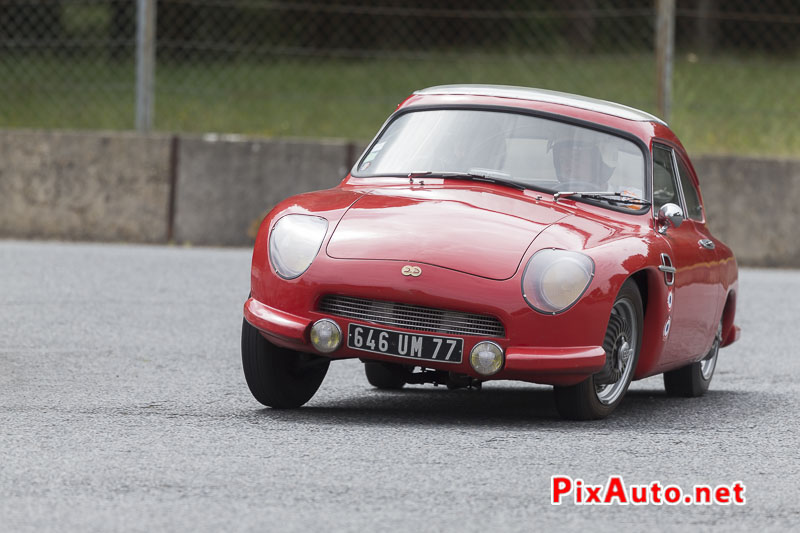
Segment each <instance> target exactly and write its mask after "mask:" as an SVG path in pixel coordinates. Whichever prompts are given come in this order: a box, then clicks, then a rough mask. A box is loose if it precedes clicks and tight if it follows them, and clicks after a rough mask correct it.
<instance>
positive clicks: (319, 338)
mask: <svg viewBox="0 0 800 533" xmlns="http://www.w3.org/2000/svg"><path fill="white" fill-rule="evenodd" d="M341 344H342V330H341V329H340V328H339V325H338V324H336V322H334V321H333V320H328V319H327V318H323V319H321V320H317V321H316V322H314V325H313V326H311V345H312V346H314V348H316V349H317V351H319V352H322V353H331V352H332V351H334V350H336V349H337V348H338V347H339V346H340V345H341Z"/></svg>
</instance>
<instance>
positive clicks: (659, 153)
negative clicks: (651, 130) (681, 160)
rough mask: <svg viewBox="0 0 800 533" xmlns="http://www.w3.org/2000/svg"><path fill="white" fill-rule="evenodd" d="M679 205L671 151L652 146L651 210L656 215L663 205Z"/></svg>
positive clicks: (679, 200)
mask: <svg viewBox="0 0 800 533" xmlns="http://www.w3.org/2000/svg"><path fill="white" fill-rule="evenodd" d="M669 203H673V204H675V205H681V199H680V197H679V196H678V185H677V183H676V182H675V168H674V167H673V165H672V151H671V150H669V149H668V148H664V147H662V146H658V145H654V146H653V208H654V210H655V212H656V213H658V210H659V209H661V206H662V205H664V204H669Z"/></svg>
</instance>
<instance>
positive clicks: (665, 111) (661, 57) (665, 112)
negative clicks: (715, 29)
mask: <svg viewBox="0 0 800 533" xmlns="http://www.w3.org/2000/svg"><path fill="white" fill-rule="evenodd" d="M674 53H675V0H656V71H657V72H656V77H657V81H656V100H657V105H658V114H659V116H660V117H661V118H662V119H664V120H665V121H668V120H669V114H670V111H671V108H672V60H673V56H674Z"/></svg>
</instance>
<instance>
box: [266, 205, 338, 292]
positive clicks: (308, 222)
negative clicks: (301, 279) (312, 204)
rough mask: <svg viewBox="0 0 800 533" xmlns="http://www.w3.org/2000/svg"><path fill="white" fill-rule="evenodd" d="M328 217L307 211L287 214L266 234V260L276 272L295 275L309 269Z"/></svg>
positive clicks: (283, 275) (323, 233) (323, 235)
mask: <svg viewBox="0 0 800 533" xmlns="http://www.w3.org/2000/svg"><path fill="white" fill-rule="evenodd" d="M327 231H328V221H327V220H325V219H324V218H321V217H314V216H310V215H286V216H285V217H283V218H281V219H280V220H278V222H276V223H275V226H273V228H272V232H270V235H269V260H270V262H271V263H272V267H273V268H274V269H275V271H276V272H277V273H278V275H279V276H280V277H282V278H285V279H294V278H296V277H298V276H299V275H300V274H302V273H303V272H305V271H306V270H308V267H310V266H311V262H312V261H313V260H314V258H315V257H316V256H317V252H319V247H320V246H321V245H322V240H323V239H324V238H325V233H326V232H327Z"/></svg>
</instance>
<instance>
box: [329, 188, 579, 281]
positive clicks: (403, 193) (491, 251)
mask: <svg viewBox="0 0 800 533" xmlns="http://www.w3.org/2000/svg"><path fill="white" fill-rule="evenodd" d="M534 195H535V193H534V192H533V191H526V192H525V193H515V192H509V193H507V194H504V193H501V192H497V191H496V190H493V189H489V188H484V187H482V186H480V185H478V186H465V187H463V188H453V187H447V188H436V187H431V186H427V187H408V188H391V189H388V188H387V189H379V190H373V191H372V192H371V193H370V194H367V195H364V196H362V197H361V198H360V199H359V200H358V201H356V202H355V203H354V204H353V205H352V207H351V208H350V209H349V210H348V211H347V213H345V215H344V216H343V217H342V219H341V221H340V222H339V224H338V226H337V227H336V229H335V231H334V233H333V236H332V237H331V239H330V241H329V243H328V247H327V254H328V255H329V256H330V257H333V258H336V259H380V260H393V261H404V262H410V263H426V264H430V265H436V266H440V267H444V268H449V269H452V270H457V271H460V272H465V273H467V274H472V275H475V276H481V277H484V278H489V279H496V280H503V279H508V278H510V277H512V276H513V275H514V274H515V273H516V271H517V269H518V268H519V264H520V262H521V261H522V257H523V255H524V254H525V251H526V250H527V249H528V247H529V246H530V244H531V242H532V241H533V239H535V238H536V236H537V235H539V233H541V231H542V230H543V229H545V228H546V227H547V226H548V225H550V224H553V223H555V222H557V221H558V220H560V219H562V218H564V217H565V216H566V215H567V212H566V211H564V210H562V209H561V208H559V207H558V206H554V205H553V204H549V205H546V204H540V203H538V202H537V201H536V200H535V197H534Z"/></svg>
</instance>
